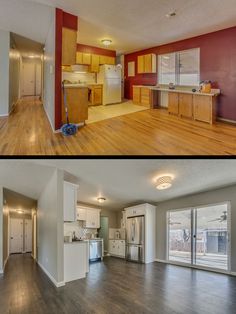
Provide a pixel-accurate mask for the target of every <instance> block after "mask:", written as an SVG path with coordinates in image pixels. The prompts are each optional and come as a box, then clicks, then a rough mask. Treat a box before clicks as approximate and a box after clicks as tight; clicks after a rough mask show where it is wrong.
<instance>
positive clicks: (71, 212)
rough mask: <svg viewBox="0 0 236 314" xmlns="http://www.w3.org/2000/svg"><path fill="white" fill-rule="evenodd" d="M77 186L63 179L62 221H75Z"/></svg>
mask: <svg viewBox="0 0 236 314" xmlns="http://www.w3.org/2000/svg"><path fill="white" fill-rule="evenodd" d="M77 189H78V186H77V185H75V184H72V183H70V182H66V181H64V186H63V210H64V221H68V222H73V221H76V204H77Z"/></svg>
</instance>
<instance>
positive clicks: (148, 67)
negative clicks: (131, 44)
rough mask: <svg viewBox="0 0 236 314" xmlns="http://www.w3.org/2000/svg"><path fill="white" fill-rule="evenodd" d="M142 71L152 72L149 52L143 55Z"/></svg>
mask: <svg viewBox="0 0 236 314" xmlns="http://www.w3.org/2000/svg"><path fill="white" fill-rule="evenodd" d="M144 72H145V73H152V55H151V54H148V55H145V56H144Z"/></svg>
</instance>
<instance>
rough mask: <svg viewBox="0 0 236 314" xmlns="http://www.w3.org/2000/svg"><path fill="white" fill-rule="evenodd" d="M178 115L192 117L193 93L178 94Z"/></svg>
mask: <svg viewBox="0 0 236 314" xmlns="http://www.w3.org/2000/svg"><path fill="white" fill-rule="evenodd" d="M179 115H180V116H181V117H185V118H193V95H191V94H179Z"/></svg>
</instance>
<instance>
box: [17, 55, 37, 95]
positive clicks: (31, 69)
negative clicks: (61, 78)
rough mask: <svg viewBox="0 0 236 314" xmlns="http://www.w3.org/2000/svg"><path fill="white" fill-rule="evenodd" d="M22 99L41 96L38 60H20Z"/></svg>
mask: <svg viewBox="0 0 236 314" xmlns="http://www.w3.org/2000/svg"><path fill="white" fill-rule="evenodd" d="M21 85H22V88H21V95H22V97H27V96H41V92H42V86H41V85H42V61H41V59H40V58H23V59H22V84H21Z"/></svg>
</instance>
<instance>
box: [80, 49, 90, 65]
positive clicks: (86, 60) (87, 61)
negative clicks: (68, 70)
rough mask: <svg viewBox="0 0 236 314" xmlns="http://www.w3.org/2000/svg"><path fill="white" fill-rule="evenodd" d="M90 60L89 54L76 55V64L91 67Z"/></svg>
mask: <svg viewBox="0 0 236 314" xmlns="http://www.w3.org/2000/svg"><path fill="white" fill-rule="evenodd" d="M91 60H92V58H91V54H90V53H83V52H77V53H76V64H83V65H91Z"/></svg>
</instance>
